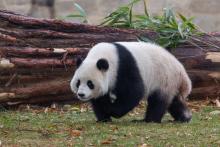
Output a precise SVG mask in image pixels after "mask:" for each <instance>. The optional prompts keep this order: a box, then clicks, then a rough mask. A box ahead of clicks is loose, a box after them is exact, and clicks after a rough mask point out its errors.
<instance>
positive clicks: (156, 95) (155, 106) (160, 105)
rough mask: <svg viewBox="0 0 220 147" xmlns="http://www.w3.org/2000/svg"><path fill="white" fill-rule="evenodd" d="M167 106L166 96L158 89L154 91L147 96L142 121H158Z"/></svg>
mask: <svg viewBox="0 0 220 147" xmlns="http://www.w3.org/2000/svg"><path fill="white" fill-rule="evenodd" d="M167 108H168V104H167V96H166V95H165V94H163V93H162V92H161V91H160V90H156V91H154V92H153V93H152V94H151V95H150V96H149V97H148V106H147V111H146V115H145V119H144V121H146V122H157V123H160V122H161V120H162V117H163V115H164V114H165V113H166V111H167Z"/></svg>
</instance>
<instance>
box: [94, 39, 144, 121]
mask: <svg viewBox="0 0 220 147" xmlns="http://www.w3.org/2000/svg"><path fill="white" fill-rule="evenodd" d="M114 45H115V47H116V48H117V54H118V59H119V61H118V66H119V67H118V70H117V81H116V85H115V89H114V90H113V91H112V93H113V94H115V95H116V97H117V99H116V100H115V101H114V102H113V103H112V102H111V99H110V96H109V94H107V95H105V96H103V97H100V98H97V99H96V100H92V105H93V109H94V111H95V114H96V117H97V119H98V121H103V120H109V118H110V117H111V116H112V117H115V118H120V117H122V116H124V115H125V114H126V113H128V112H129V111H130V110H132V109H133V108H134V107H135V106H137V105H138V104H139V101H140V100H141V98H143V96H144V84H143V80H142V78H141V75H140V72H139V69H138V67H137V64H136V61H135V59H134V57H133V56H132V54H131V53H130V52H129V51H128V50H127V49H126V48H125V47H124V46H122V45H120V44H117V43H114ZM101 99H102V100H101Z"/></svg>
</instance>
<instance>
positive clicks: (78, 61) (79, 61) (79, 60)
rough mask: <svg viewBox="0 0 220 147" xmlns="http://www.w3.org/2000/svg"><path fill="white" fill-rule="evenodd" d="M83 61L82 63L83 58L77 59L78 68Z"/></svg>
mask: <svg viewBox="0 0 220 147" xmlns="http://www.w3.org/2000/svg"><path fill="white" fill-rule="evenodd" d="M81 63H82V59H81V58H77V59H76V68H79V67H80V65H81Z"/></svg>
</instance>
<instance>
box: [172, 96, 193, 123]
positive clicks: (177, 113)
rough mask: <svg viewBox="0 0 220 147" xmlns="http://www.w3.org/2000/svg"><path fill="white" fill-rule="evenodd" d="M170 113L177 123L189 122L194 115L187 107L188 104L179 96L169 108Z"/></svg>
mask: <svg viewBox="0 0 220 147" xmlns="http://www.w3.org/2000/svg"><path fill="white" fill-rule="evenodd" d="M168 111H169V113H170V114H171V116H172V117H173V118H174V119H175V121H180V122H189V121H190V120H191V118H192V113H191V111H190V110H189V108H188V107H187V105H186V103H185V102H184V101H183V100H182V99H180V98H179V97H178V96H175V97H174V99H173V101H172V103H171V104H170V106H169V108H168Z"/></svg>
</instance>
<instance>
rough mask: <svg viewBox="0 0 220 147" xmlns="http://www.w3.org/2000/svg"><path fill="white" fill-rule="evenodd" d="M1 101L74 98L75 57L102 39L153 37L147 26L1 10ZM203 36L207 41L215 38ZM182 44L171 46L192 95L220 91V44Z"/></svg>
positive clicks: (12, 102)
mask: <svg viewBox="0 0 220 147" xmlns="http://www.w3.org/2000/svg"><path fill="white" fill-rule="evenodd" d="M0 22H1V23H0V104H9V105H12V104H21V103H51V102H64V101H73V100H74V95H73V94H72V92H71V91H70V88H69V82H70V79H71V77H72V75H73V74H74V70H75V69H74V68H75V61H76V58H78V57H81V58H84V57H85V56H86V54H87V53H88V51H89V48H91V47H92V46H93V45H94V44H96V43H98V42H115V41H136V40H137V37H139V36H146V37H148V38H150V39H154V38H155V37H156V35H157V34H156V33H155V32H152V31H149V30H134V29H116V28H110V27H100V26H91V25H85V24H75V23H70V22H65V21H61V20H51V19H36V18H31V17H26V16H23V15H20V14H16V13H13V12H9V11H4V10H0ZM214 36H215V37H213V34H212V37H210V36H209V35H204V36H201V38H202V39H203V40H204V41H209V42H214V43H215V45H216V46H220V43H219V41H218V39H217V37H219V34H218V33H216V34H214ZM198 44H199V47H197V46H193V45H190V44H182V45H180V47H178V48H176V49H172V50H171V52H172V53H173V54H174V55H175V56H176V57H177V58H179V60H180V61H181V62H182V63H183V64H184V65H185V67H186V68H187V71H188V73H189V75H190V77H191V79H192V81H193V85H194V88H193V92H192V94H191V96H190V98H197V99H200V98H206V97H211V98H216V97H218V96H219V95H220V86H219V81H220V52H219V51H220V50H219V49H217V48H216V47H210V46H209V45H207V44H203V43H201V42H198Z"/></svg>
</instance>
